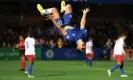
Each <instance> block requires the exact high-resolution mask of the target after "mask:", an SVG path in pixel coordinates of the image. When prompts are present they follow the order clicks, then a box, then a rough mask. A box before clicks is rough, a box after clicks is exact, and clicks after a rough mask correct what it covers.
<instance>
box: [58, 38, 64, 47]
mask: <svg viewBox="0 0 133 80" xmlns="http://www.w3.org/2000/svg"><path fill="white" fill-rule="evenodd" d="M57 45H58V48H62V47H63V41H62V39H61V38H59V39H58V40H57Z"/></svg>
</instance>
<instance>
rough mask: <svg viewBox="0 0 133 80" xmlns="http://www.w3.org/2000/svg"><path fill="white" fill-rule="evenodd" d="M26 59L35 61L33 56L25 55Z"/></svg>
mask: <svg viewBox="0 0 133 80" xmlns="http://www.w3.org/2000/svg"><path fill="white" fill-rule="evenodd" d="M26 58H27V59H28V60H33V59H35V55H26Z"/></svg>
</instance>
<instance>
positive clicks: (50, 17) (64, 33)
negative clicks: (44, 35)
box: [48, 14, 67, 36]
mask: <svg viewBox="0 0 133 80" xmlns="http://www.w3.org/2000/svg"><path fill="white" fill-rule="evenodd" d="M48 17H49V19H51V20H52V22H53V23H54V25H55V26H56V27H57V28H58V29H59V30H60V31H61V33H62V35H63V36H65V35H66V34H67V32H66V31H65V30H64V29H63V28H62V27H61V26H60V25H59V24H58V23H57V22H56V21H55V19H54V18H53V16H52V15H50V14H49V15H48Z"/></svg>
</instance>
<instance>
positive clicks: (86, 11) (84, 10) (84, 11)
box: [82, 8, 90, 14]
mask: <svg viewBox="0 0 133 80" xmlns="http://www.w3.org/2000/svg"><path fill="white" fill-rule="evenodd" d="M89 11H90V9H89V8H86V9H83V10H82V12H83V14H86V13H88V12H89Z"/></svg>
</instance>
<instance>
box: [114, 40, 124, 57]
mask: <svg viewBox="0 0 133 80" xmlns="http://www.w3.org/2000/svg"><path fill="white" fill-rule="evenodd" d="M123 47H124V39H123V38H119V39H118V40H116V42H115V46H114V54H115V55H122V54H123V53H124V48H123Z"/></svg>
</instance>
